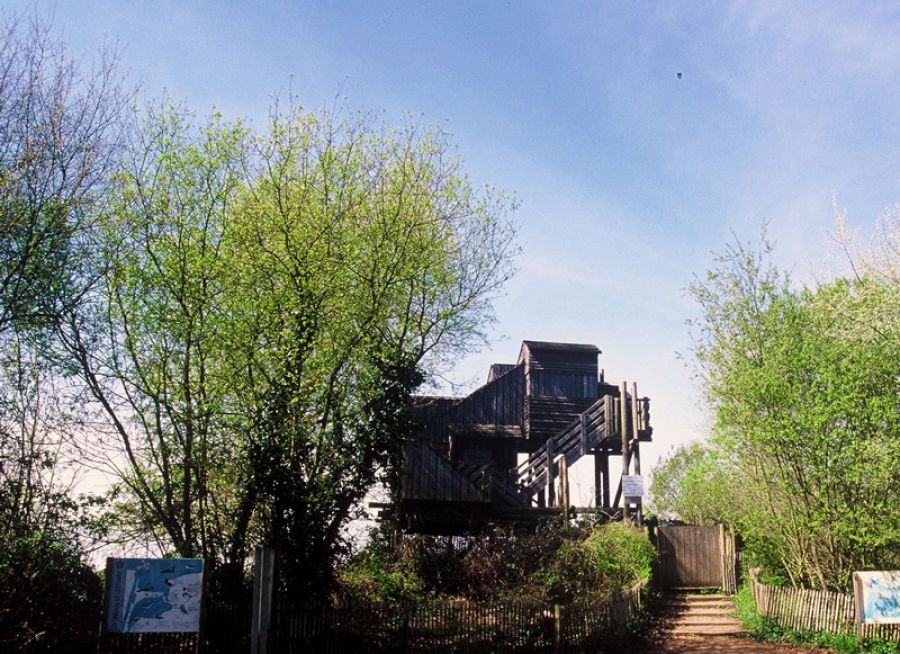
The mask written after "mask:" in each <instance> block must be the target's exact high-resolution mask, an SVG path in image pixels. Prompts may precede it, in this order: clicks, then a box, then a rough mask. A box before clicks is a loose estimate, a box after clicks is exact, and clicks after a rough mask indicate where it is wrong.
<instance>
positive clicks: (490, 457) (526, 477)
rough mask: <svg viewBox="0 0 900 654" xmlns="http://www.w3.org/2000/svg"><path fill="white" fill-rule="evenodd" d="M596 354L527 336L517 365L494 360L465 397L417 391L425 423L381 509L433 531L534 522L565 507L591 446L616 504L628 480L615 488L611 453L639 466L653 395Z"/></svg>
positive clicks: (600, 499) (598, 498)
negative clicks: (605, 370)
mask: <svg viewBox="0 0 900 654" xmlns="http://www.w3.org/2000/svg"><path fill="white" fill-rule="evenodd" d="M599 354H600V350H599V349H597V347H596V346H594V345H584V344H577V343H548V342H540V341H524V342H523V343H522V348H521V350H520V352H519V359H518V361H517V362H516V363H515V364H494V365H492V366H491V368H490V371H489V373H488V378H487V382H486V383H485V385H484V386H481V387H480V388H478V389H476V390H475V391H473V392H472V393H470V394H469V395H468V396H466V397H462V398H448V397H421V398H418V404H417V407H416V410H417V416H418V418H419V421H420V425H421V429H420V430H419V433H418V436H417V437H416V438H415V439H414V440H413V441H412V442H410V443H408V444H406V446H405V447H404V461H403V465H402V469H401V480H400V488H399V497H397V498H396V499H395V501H394V503H393V504H392V505H391V506H389V507H384V508H385V509H386V510H385V511H383V512H382V517H384V518H391V519H393V520H395V521H396V522H397V524H398V526H399V527H400V528H401V529H403V530H406V531H411V532H418V533H434V534H464V533H472V532H474V531H478V530H481V529H483V528H484V527H485V526H487V525H490V524H508V523H518V524H532V523H535V522H536V521H537V520H538V519H539V518H540V517H541V516H545V515H548V514H551V515H552V514H556V513H559V512H561V511H564V510H565V511H568V508H569V500H568V482H567V479H568V473H567V471H568V468H569V466H571V465H572V464H573V463H575V462H576V461H577V460H579V459H580V458H581V457H583V456H586V455H589V456H593V457H594V481H595V484H594V485H595V502H596V504H595V507H596V508H598V509H600V510H602V511H604V512H606V513H608V514H612V513H614V512H615V511H616V510H617V506H618V504H619V501H620V499H624V498H622V484H621V480H619V486H618V491H617V493H616V496H615V498H611V497H610V487H611V483H610V478H609V457H610V456H622V457H623V466H622V469H623V475H625V474H629V472H630V471H631V469H632V468H634V473H635V474H640V449H639V443H640V442H642V441H649V440H650V436H651V432H652V429H651V427H650V424H649V400H648V399H647V398H640V399H638V398H637V388H636V386H633V388H632V389H631V392H629V390H628V389H627V385H626V384H624V383H623V384H621V385H620V386H614V385H611V384H607V383H605V381H604V380H603V379H602V376H600V375H598V367H597V357H598V355H599ZM520 455H527V456H525V457H520ZM520 458H524V460H523V461H521V462H520V461H519V459H520ZM636 508H638V509H639V506H638V507H636ZM622 510H624V511H625V512H626V513H627V512H628V510H629V503H628V502H625V503H624V504H623V506H622Z"/></svg>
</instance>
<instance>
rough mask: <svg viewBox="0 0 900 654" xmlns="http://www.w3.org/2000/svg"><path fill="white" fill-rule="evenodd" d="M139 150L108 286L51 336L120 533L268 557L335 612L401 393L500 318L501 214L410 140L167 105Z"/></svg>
mask: <svg viewBox="0 0 900 654" xmlns="http://www.w3.org/2000/svg"><path fill="white" fill-rule="evenodd" d="M135 130H136V131H135V134H134V137H133V139H132V142H131V144H130V149H129V151H128V153H127V156H125V158H124V161H123V163H122V166H121V167H120V169H119V170H118V172H117V174H116V176H115V179H114V187H113V190H112V191H111V192H110V193H109V194H108V196H107V204H108V207H107V209H108V210H107V212H106V213H105V218H104V223H103V230H102V241H101V247H100V248H99V249H98V251H97V252H95V255H96V258H97V267H98V269H101V270H103V275H102V278H101V280H100V281H101V283H100V284H99V285H98V286H97V287H96V288H95V289H93V291H92V292H91V293H90V294H89V295H88V296H87V297H86V301H85V302H84V303H82V305H80V306H79V311H78V313H77V314H76V315H74V316H72V317H71V318H70V319H69V320H68V321H67V322H66V324H65V325H63V326H62V327H61V328H60V329H59V337H60V341H61V343H62V345H63V348H64V349H65V353H66V356H67V358H68V360H69V361H70V362H71V363H72V364H73V365H74V367H75V368H76V369H77V374H78V376H79V378H80V381H81V383H82V386H83V390H85V391H86V392H87V393H88V394H89V396H90V397H91V399H92V400H93V403H92V405H91V406H90V409H92V410H93V414H92V418H94V419H95V421H96V422H97V423H98V424H101V425H105V426H106V428H107V432H108V434H109V435H112V436H114V437H115V440H116V441H118V443H119V444H120V445H121V447H120V448H119V450H118V451H112V455H111V456H109V453H110V447H109V445H110V440H109V439H106V440H105V441H103V443H102V445H101V447H100V448H99V449H98V451H97V454H98V457H102V456H103V455H104V454H106V455H107V458H109V459H112V461H111V464H112V465H113V466H114V467H115V468H116V470H117V471H118V472H119V474H120V476H121V479H122V483H121V484H120V486H119V489H118V491H119V494H120V495H119V497H120V503H119V504H118V511H119V517H120V519H121V520H120V524H121V525H122V526H123V527H124V531H125V532H126V535H140V536H142V537H143V538H145V539H149V540H150V541H151V542H155V543H156V545H157V547H158V548H159V549H160V550H161V551H171V550H175V551H177V552H178V553H179V554H181V555H182V556H196V555H202V556H204V557H205V558H207V559H208V560H210V561H211V562H213V565H215V564H217V563H223V564H232V565H234V564H241V563H242V562H243V561H245V560H246V558H247V554H248V552H249V550H250V547H251V546H252V544H254V543H266V544H269V545H273V546H275V547H276V548H277V549H278V550H279V552H280V555H281V561H280V565H279V573H280V579H281V580H282V583H284V584H286V585H290V586H291V587H292V588H294V589H295V590H297V591H298V592H299V591H300V590H303V591H304V592H312V591H316V592H319V593H322V592H327V586H328V584H329V582H330V581H331V564H332V562H333V561H334V560H335V558H336V556H337V554H338V553H339V552H340V550H341V540H342V538H341V534H342V527H343V526H344V524H345V523H346V521H347V520H348V519H349V517H350V516H351V513H352V511H353V510H354V507H355V506H356V505H357V504H358V503H359V502H360V501H361V500H362V499H363V497H364V495H365V493H366V491H367V490H368V489H369V488H370V487H371V486H372V484H374V483H375V482H376V481H379V480H385V481H388V482H391V481H392V479H395V477H394V476H393V475H394V474H395V471H396V469H397V468H396V462H397V461H399V456H400V443H401V442H402V441H403V439H404V438H405V437H406V436H407V435H408V434H409V429H410V424H409V419H408V407H409V404H410V395H411V393H412V392H413V390H414V389H415V388H417V387H418V386H419V385H420V384H421V383H422V381H423V379H424V377H425V374H426V373H427V372H434V371H435V370H437V369H438V368H439V366H440V365H441V362H442V361H443V359H444V358H445V357H448V356H451V355H452V354H454V353H458V352H460V351H464V350H466V349H467V348H469V347H471V346H472V345H473V343H476V342H478V340H479V338H481V336H482V331H483V329H484V327H485V326H486V325H487V324H489V323H490V321H491V320H492V316H493V314H492V304H491V299H492V298H493V297H494V296H495V294H496V292H497V291H498V289H499V288H500V286H501V285H502V283H503V282H504V281H505V280H506V279H507V278H508V277H509V276H510V275H511V273H512V268H511V259H510V255H511V254H514V252H515V249H516V248H515V246H514V244H513V237H514V229H513V227H512V225H511V223H510V222H509V218H508V212H509V211H510V210H511V205H510V203H508V202H507V201H506V200H505V199H504V198H503V197H502V196H498V195H497V194H495V193H494V192H493V191H491V190H490V189H485V190H476V189H473V188H472V187H471V185H470V184H469V183H468V181H467V180H466V179H465V177H464V176H463V175H462V173H461V172H460V170H459V164H458V162H457V161H456V160H455V157H454V156H452V153H451V148H450V146H449V144H448V142H447V138H446V135H445V134H443V133H442V132H440V131H438V130H431V129H425V128H422V127H419V126H417V125H414V124H412V123H409V124H407V125H406V126H404V127H403V128H401V129H398V130H391V129H387V128H385V127H383V126H379V125H377V124H375V123H374V122H373V121H372V120H371V118H370V117H369V116H368V115H364V114H351V115H347V116H342V115H330V114H312V113H309V112H305V111H302V110H300V109H297V110H292V111H291V112H289V113H288V114H287V115H282V114H279V113H278V111H277V109H276V110H275V111H274V112H273V117H272V121H271V123H270V125H269V126H268V131H267V132H265V133H253V132H251V131H249V130H248V129H246V128H245V127H244V126H243V125H242V124H241V123H240V122H236V123H228V122H226V121H224V120H222V119H221V117H219V116H217V115H213V116H211V117H210V118H208V119H206V120H203V121H201V120H197V119H196V117H195V116H193V115H192V114H191V113H190V112H188V111H186V110H184V109H181V108H177V107H172V106H168V105H165V104H163V105H153V106H151V107H149V108H148V109H147V110H146V111H145V112H144V114H143V116H142V119H141V120H140V122H139V124H138V125H136V127H135ZM101 263H102V265H101ZM122 461H125V462H126V463H127V465H126V466H124V468H123V466H122V465H121V462H122Z"/></svg>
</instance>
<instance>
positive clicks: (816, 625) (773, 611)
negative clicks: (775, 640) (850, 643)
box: [750, 577, 900, 641]
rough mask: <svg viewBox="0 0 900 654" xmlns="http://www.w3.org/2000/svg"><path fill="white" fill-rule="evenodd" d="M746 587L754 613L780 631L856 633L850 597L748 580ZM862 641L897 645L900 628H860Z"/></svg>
mask: <svg viewBox="0 0 900 654" xmlns="http://www.w3.org/2000/svg"><path fill="white" fill-rule="evenodd" d="M750 587H751V589H752V591H753V599H754V601H755V602H756V611H757V613H759V615H761V616H763V617H765V618H768V619H769V620H771V621H773V622H774V623H775V624H777V625H778V626H780V627H783V628H785V629H791V630H793V631H801V632H803V631H805V632H825V633H832V634H855V633H856V605H855V603H854V600H853V595H844V594H842V593H835V592H830V591H823V590H811V589H808V588H792V587H789V586H769V585H767V584H763V583H760V582H759V581H758V580H757V579H754V578H752V577H751V579H750ZM863 637H865V638H883V639H885V640H895V641H900V625H873V624H868V625H864V626H863Z"/></svg>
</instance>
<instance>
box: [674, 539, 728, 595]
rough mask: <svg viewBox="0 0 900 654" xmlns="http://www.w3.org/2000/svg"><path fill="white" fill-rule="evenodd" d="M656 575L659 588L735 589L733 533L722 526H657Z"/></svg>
mask: <svg viewBox="0 0 900 654" xmlns="http://www.w3.org/2000/svg"><path fill="white" fill-rule="evenodd" d="M656 547H657V551H658V552H659V558H658V559H657V563H656V578H657V580H658V581H659V584H660V586H661V587H662V588H679V587H684V588H709V587H715V588H722V589H723V590H724V592H726V593H729V594H733V593H735V592H736V591H737V574H736V570H737V556H736V549H735V542H734V534H733V533H732V532H730V531H727V530H726V529H725V528H724V526H722V525H718V526H716V527H698V526H694V525H689V526H679V527H658V528H657V529H656Z"/></svg>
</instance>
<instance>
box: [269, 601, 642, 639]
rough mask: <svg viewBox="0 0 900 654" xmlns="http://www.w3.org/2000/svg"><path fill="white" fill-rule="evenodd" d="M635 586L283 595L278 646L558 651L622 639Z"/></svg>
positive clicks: (633, 613) (633, 603)
mask: <svg viewBox="0 0 900 654" xmlns="http://www.w3.org/2000/svg"><path fill="white" fill-rule="evenodd" d="M639 606H640V587H638V586H636V587H635V588H633V589H632V590H630V591H628V592H627V593H625V594H623V595H621V596H618V597H616V598H614V599H612V600H610V601H608V602H605V603H600V604H569V605H553V604H548V603H539V604H528V603H519V602H484V603H482V602H479V603H472V602H449V601H432V602H418V603H409V604H392V605H376V606H373V605H353V604H346V605H343V606H334V607H324V608H323V607H320V608H306V607H302V606H297V605H292V604H289V603H282V604H280V605H279V606H278V609H279V610H278V611H277V612H276V622H275V626H274V633H273V642H274V648H275V650H276V651H278V652H284V653H285V654H293V653H299V652H317V653H319V652H321V653H323V654H330V653H332V652H334V653H335V654H337V653H339V652H350V651H352V652H361V653H365V652H373V653H375V652H397V651H400V652H564V651H583V650H584V649H590V648H600V647H602V646H603V645H606V644H611V643H614V642H617V641H619V640H621V638H622V637H623V636H624V635H625V633H626V631H627V626H628V623H629V622H630V621H631V620H632V619H633V618H634V617H636V615H637V612H638V609H639Z"/></svg>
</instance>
